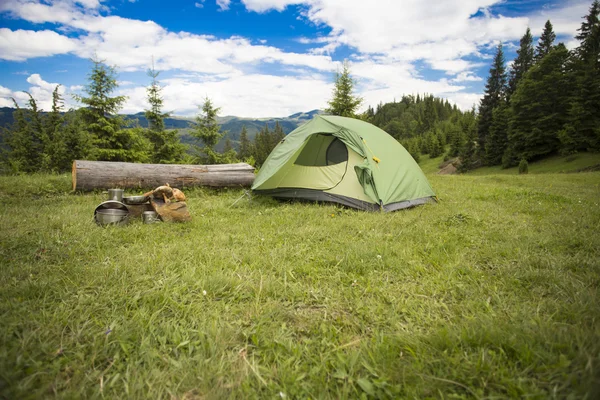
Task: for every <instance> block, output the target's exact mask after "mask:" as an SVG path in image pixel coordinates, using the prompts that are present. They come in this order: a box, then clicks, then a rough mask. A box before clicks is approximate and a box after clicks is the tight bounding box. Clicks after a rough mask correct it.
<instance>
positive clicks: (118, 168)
mask: <svg viewBox="0 0 600 400" xmlns="http://www.w3.org/2000/svg"><path fill="white" fill-rule="evenodd" d="M71 175H72V178H73V190H82V191H86V190H94V189H108V188H122V189H138V188H155V187H157V186H160V185H164V184H166V183H169V184H170V185H171V186H173V187H177V188H180V189H181V188H185V187H192V186H210V187H236V186H250V185H252V182H253V181H254V167H252V166H251V165H249V164H246V163H238V164H218V165H182V164H135V163H127V162H110V161H86V160H75V161H73V169H72V173H71Z"/></svg>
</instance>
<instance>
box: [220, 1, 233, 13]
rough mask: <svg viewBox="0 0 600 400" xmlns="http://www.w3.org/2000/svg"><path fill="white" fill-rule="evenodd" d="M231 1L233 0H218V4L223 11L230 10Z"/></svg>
mask: <svg viewBox="0 0 600 400" xmlns="http://www.w3.org/2000/svg"><path fill="white" fill-rule="evenodd" d="M229 3H231V0H217V6H219V9H220V10H221V11H225V10H229Z"/></svg>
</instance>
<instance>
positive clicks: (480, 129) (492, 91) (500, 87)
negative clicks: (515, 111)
mask: <svg viewBox="0 0 600 400" xmlns="http://www.w3.org/2000/svg"><path fill="white" fill-rule="evenodd" d="M505 97H506V70H505V67H504V53H503V51H502V43H500V44H499V45H498V50H497V51H496V55H495V56H494V61H493V63H492V67H491V68H490V75H489V77H488V79H487V83H486V85H485V92H484V95H483V98H482V99H481V103H480V106H479V120H478V125H477V135H478V142H479V146H478V148H479V150H478V151H479V156H480V157H483V156H484V155H485V154H484V153H485V148H486V142H487V139H488V136H489V133H490V127H491V125H492V120H493V112H494V109H495V108H496V107H498V106H499V105H500V104H501V102H503V101H504V99H505Z"/></svg>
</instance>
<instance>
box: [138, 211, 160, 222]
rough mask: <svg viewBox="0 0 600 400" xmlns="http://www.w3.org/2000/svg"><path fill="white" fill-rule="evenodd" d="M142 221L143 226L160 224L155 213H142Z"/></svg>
mask: <svg viewBox="0 0 600 400" xmlns="http://www.w3.org/2000/svg"><path fill="white" fill-rule="evenodd" d="M142 220H143V221H144V223H145V224H153V223H155V222H160V219H158V214H157V213H156V211H144V212H143V213H142Z"/></svg>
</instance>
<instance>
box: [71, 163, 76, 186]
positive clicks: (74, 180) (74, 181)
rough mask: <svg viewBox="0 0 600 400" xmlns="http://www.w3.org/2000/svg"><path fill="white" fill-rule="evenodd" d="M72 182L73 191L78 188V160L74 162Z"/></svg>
mask: <svg viewBox="0 0 600 400" xmlns="http://www.w3.org/2000/svg"><path fill="white" fill-rule="evenodd" d="M71 180H72V181H73V191H75V189H76V188H77V160H75V161H73V167H72V168H71Z"/></svg>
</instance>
